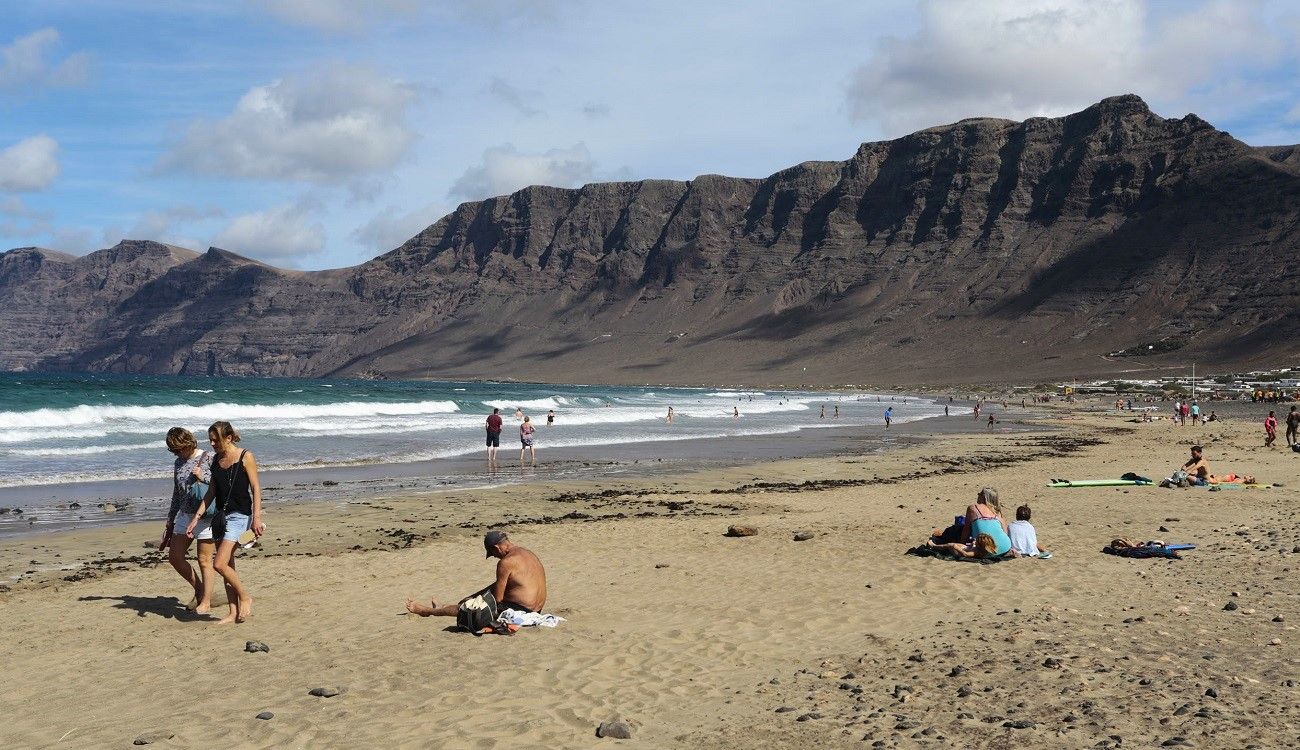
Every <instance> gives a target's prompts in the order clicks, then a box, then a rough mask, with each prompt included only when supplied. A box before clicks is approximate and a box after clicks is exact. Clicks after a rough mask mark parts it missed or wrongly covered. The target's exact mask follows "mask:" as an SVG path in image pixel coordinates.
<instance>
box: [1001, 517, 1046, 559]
mask: <svg viewBox="0 0 1300 750" xmlns="http://www.w3.org/2000/svg"><path fill="white" fill-rule="evenodd" d="M1032 514H1033V512H1032V511H1031V510H1030V509H1029V506H1028V505H1022V506H1020V507H1019V508H1016V521H1015V523H1013V524H1011V526H1010V528H1008V529H1007V532H1008V534H1009V535H1010V536H1011V552H1012V554H1014V555H1016V556H1017V557H1041V558H1044V559H1046V558H1049V557H1051V556H1052V553H1051V552H1048V551H1047V550H1045V549H1043V548H1042V547H1041V546H1040V545H1039V544H1038V532H1037V531H1036V530H1035V529H1034V525H1033V524H1031V523H1030V522H1029V517H1030V516H1031V515H1032Z"/></svg>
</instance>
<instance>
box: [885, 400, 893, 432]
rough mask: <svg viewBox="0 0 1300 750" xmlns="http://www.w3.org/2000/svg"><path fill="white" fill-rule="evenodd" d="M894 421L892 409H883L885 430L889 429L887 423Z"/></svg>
mask: <svg viewBox="0 0 1300 750" xmlns="http://www.w3.org/2000/svg"><path fill="white" fill-rule="evenodd" d="M892 421H894V407H892V406H890V407H888V408H886V409H885V429H886V430H888V429H889V423H890V422H892Z"/></svg>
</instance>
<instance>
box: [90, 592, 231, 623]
mask: <svg viewBox="0 0 1300 750" xmlns="http://www.w3.org/2000/svg"><path fill="white" fill-rule="evenodd" d="M77 601H79V602H117V604H114V605H113V607H114V608H115V609H132V610H135V613H136V614H137V615H138V616H140V617H147V616H149V615H158V616H159V617H165V618H167V619H169V620H180V621H181V622H197V621H200V620H210V619H212V618H211V616H210V615H200V614H196V613H195V612H194V611H193V610H190V609H186V608H185V604H184V603H183V602H182V601H181V600H179V599H177V598H176V597H174V596H130V595H124V596H82V597H78V598H77ZM213 606H214V607H215V606H217V605H216V603H215V602H214V603H213Z"/></svg>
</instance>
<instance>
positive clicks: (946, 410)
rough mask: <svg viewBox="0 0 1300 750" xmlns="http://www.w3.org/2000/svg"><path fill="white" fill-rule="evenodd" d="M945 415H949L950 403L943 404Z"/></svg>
mask: <svg viewBox="0 0 1300 750" xmlns="http://www.w3.org/2000/svg"><path fill="white" fill-rule="evenodd" d="M943 415H944V416H945V417H946V416H948V405H947V404H944V405H943Z"/></svg>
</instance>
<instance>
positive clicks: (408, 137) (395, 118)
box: [158, 65, 416, 183]
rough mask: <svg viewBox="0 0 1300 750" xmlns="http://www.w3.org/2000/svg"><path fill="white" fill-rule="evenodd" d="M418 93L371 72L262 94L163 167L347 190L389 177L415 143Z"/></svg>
mask: <svg viewBox="0 0 1300 750" xmlns="http://www.w3.org/2000/svg"><path fill="white" fill-rule="evenodd" d="M415 98H416V88H415V87H414V86H411V85H409V84H407V83H405V82H403V81H400V80H398V79H394V78H387V77H384V76H382V75H380V74H378V73H376V72H375V71H373V70H371V69H369V68H365V67H354V66H343V65H336V66H333V67H330V68H327V69H325V70H324V71H322V72H320V73H319V74H317V75H312V76H305V75H303V76H290V77H287V78H284V79H282V80H279V81H276V82H274V83H271V84H269V85H266V86H256V87H254V88H252V89H250V90H249V91H248V93H246V94H244V96H243V97H241V98H240V100H239V102H238V104H236V105H235V109H234V111H233V112H231V113H230V114H229V115H227V116H226V117H224V118H222V119H220V120H217V121H215V122H212V121H199V122H196V123H194V124H193V125H191V126H190V129H189V132H188V133H187V134H186V135H185V138H184V139H183V140H182V141H181V143H180V144H178V145H177V146H176V147H175V148H174V149H172V150H171V151H170V152H168V153H167V154H165V155H164V156H163V157H162V158H161V159H160V160H159V162H158V168H159V169H161V170H164V171H188V172H195V173H198V174H206V175H217V176H223V177H235V178H241V179H269V180H296V181H305V182H315V183H340V182H346V181H348V180H350V179H353V178H356V177H358V176H361V175H365V174H371V173H374V172H378V171H382V170H387V169H390V168H391V167H393V166H395V165H396V164H397V163H398V162H399V161H400V160H401V158H402V157H403V156H404V155H405V154H406V153H407V151H408V149H409V147H410V145H411V143H412V142H413V141H414V140H415V135H414V133H413V132H412V131H411V129H410V128H409V127H408V125H407V122H406V116H407V110H408V109H409V107H410V105H411V104H412V102H413V101H414V100H415Z"/></svg>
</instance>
